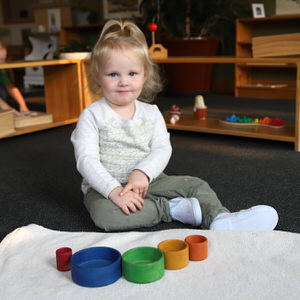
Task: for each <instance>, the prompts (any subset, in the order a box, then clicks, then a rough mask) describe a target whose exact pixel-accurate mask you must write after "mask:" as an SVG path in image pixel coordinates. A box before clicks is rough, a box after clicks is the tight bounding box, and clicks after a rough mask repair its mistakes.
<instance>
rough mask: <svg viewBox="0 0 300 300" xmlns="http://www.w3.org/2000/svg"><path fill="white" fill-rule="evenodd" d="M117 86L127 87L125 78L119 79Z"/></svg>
mask: <svg viewBox="0 0 300 300" xmlns="http://www.w3.org/2000/svg"><path fill="white" fill-rule="evenodd" d="M119 85H120V86H127V85H128V81H127V78H126V77H125V76H121V77H120V81H119Z"/></svg>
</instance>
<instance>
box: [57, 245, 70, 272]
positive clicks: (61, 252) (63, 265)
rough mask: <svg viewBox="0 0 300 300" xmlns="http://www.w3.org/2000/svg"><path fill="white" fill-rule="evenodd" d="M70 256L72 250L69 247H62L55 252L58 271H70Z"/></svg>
mask: <svg viewBox="0 0 300 300" xmlns="http://www.w3.org/2000/svg"><path fill="white" fill-rule="evenodd" d="M71 256H72V249H71V248H69V247H63V248H59V249H57V250H56V266H57V270H59V271H62V272H64V271H69V270H70V259H71Z"/></svg>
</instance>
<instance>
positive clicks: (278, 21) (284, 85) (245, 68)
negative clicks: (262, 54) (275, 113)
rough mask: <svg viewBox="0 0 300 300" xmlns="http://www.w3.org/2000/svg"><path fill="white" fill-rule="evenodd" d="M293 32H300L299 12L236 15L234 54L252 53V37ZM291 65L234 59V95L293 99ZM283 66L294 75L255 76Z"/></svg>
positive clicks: (293, 83) (294, 90)
mask: <svg viewBox="0 0 300 300" xmlns="http://www.w3.org/2000/svg"><path fill="white" fill-rule="evenodd" d="M296 32H300V14H297V15H279V16H272V17H267V18H243V19H237V21H236V56H237V57H249V58H250V57H253V55H252V38H253V37H256V36H265V35H276V34H284V33H296ZM294 68H295V65H293V64H292V65H291V64H288V63H280V64H278V63H272V64H256V65H253V64H243V63H237V64H236V65H235V95H236V96H238V97H253V98H256V97H261V98H273V99H294V98H295V97H296V84H295V81H296V71H295V70H294ZM285 69H289V71H290V72H289V73H293V74H294V76H289V77H294V78H288V79H286V78H284V76H283V79H280V78H277V76H274V77H275V78H273V79H262V78H259V79H257V78H256V77H257V75H259V74H261V73H263V72H269V73H270V74H272V73H273V74H274V73H277V74H280V73H282V72H284V70H285ZM258 77H260V76H258ZM278 77H280V76H278ZM260 85H263V87H261V86H260ZM274 86H277V88H276V87H274Z"/></svg>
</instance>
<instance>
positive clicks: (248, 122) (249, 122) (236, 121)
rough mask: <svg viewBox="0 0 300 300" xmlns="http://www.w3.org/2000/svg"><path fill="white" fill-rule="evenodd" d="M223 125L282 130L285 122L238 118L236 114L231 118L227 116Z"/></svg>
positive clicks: (222, 121) (278, 119)
mask: <svg viewBox="0 0 300 300" xmlns="http://www.w3.org/2000/svg"><path fill="white" fill-rule="evenodd" d="M220 122H221V123H224V124H228V125H236V126H267V127H271V128H282V127H283V126H284V121H283V120H282V119H280V118H275V119H271V118H269V117H264V118H262V119H259V118H251V117H247V116H243V117H238V116H236V115H235V114H233V115H231V116H230V117H228V116H226V117H225V119H224V120H220Z"/></svg>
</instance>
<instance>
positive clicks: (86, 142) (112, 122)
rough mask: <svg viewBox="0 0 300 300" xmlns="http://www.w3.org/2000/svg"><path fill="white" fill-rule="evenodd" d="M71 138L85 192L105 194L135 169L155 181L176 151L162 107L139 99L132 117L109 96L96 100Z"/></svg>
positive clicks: (82, 114)
mask: <svg viewBox="0 0 300 300" xmlns="http://www.w3.org/2000/svg"><path fill="white" fill-rule="evenodd" d="M71 141H72V143H73V145H74V149H75V159H76V163H77V169H78V171H79V173H80V174H81V175H82V177H83V181H82V191H83V193H86V192H87V190H88V188H89V187H92V188H93V189H95V190H96V191H98V192H99V193H100V194H102V195H103V196H105V197H108V195H109V194H110V192H111V191H112V190H113V189H114V188H116V187H117V186H120V185H121V184H125V183H126V182H127V180H128V177H129V175H130V173H131V172H132V171H133V170H134V169H139V170H141V171H143V172H144V173H145V174H147V176H148V177H149V179H150V182H151V181H152V180H153V179H154V178H155V177H157V176H158V175H159V174H160V173H162V172H163V170H164V169H165V167H166V166H167V164H168V162H169V159H170V156H171V152H172V148H171V144H170V136H169V133H168V132H167V128H166V125H165V121H164V119H163V117H162V114H161V113H160V111H159V109H158V107H157V106H156V105H151V104H147V103H143V102H140V101H138V100H136V101H135V113H134V116H133V118H132V119H131V120H125V119H124V118H122V117H121V116H120V115H118V114H117V113H116V112H115V111H113V109H112V108H111V107H110V106H109V105H108V104H107V102H106V100H105V98H102V99H100V100H98V101H96V102H94V103H93V104H91V105H90V106H88V107H87V108H86V109H84V110H83V112H82V113H81V115H80V117H79V120H78V123H77V126H76V129H75V130H74V131H73V133H72V136H71Z"/></svg>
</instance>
